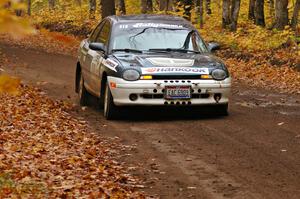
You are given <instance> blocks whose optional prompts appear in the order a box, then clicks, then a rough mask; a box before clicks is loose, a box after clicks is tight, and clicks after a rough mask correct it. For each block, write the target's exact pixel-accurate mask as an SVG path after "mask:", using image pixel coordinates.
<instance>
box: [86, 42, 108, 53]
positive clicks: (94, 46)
mask: <svg viewBox="0 0 300 199" xmlns="http://www.w3.org/2000/svg"><path fill="white" fill-rule="evenodd" d="M89 48H90V49H91V50H95V51H101V52H105V49H104V48H105V47H104V44H103V43H90V45H89Z"/></svg>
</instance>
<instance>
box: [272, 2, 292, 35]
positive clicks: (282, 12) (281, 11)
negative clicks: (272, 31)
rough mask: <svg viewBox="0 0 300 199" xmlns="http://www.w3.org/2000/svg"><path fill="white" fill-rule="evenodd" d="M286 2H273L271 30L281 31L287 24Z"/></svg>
mask: <svg viewBox="0 0 300 199" xmlns="http://www.w3.org/2000/svg"><path fill="white" fill-rule="evenodd" d="M288 3H289V2H288V0H276V1H275V23H274V25H273V28H276V29H278V30H283V29H284V27H285V26H286V25H288V23H289V13H288Z"/></svg>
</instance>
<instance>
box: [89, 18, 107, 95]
mask: <svg viewBox="0 0 300 199" xmlns="http://www.w3.org/2000/svg"><path fill="white" fill-rule="evenodd" d="M110 31H111V24H110V22H109V21H108V20H106V21H105V23H104V24H103V27H102V28H101V30H100V32H99V34H98V36H97V38H96V40H95V41H94V42H95V43H103V44H104V46H105V50H106V52H107V46H108V42H109V36H110ZM88 56H89V57H90V58H91V61H90V62H91V64H90V71H89V72H90V73H89V78H90V79H89V81H90V83H91V85H90V86H91V89H92V92H93V93H95V94H96V95H97V96H100V86H101V79H100V69H101V65H102V62H103V60H104V57H105V54H104V53H103V52H100V51H93V50H89V51H88Z"/></svg>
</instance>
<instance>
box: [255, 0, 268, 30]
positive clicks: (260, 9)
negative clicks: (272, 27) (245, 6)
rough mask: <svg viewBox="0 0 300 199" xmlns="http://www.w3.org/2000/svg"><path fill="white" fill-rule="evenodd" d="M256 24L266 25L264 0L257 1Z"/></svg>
mask: <svg viewBox="0 0 300 199" xmlns="http://www.w3.org/2000/svg"><path fill="white" fill-rule="evenodd" d="M254 16H255V24H256V25H259V26H263V27H264V26H265V25H266V24H265V12H264V0H256V1H255V12H254Z"/></svg>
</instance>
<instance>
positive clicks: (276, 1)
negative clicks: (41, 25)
mask: <svg viewBox="0 0 300 199" xmlns="http://www.w3.org/2000/svg"><path fill="white" fill-rule="evenodd" d="M2 1H5V0H2ZM6 2H10V1H8V0H7V1H6ZM19 2H24V3H25V2H26V4H27V14H28V15H31V13H32V10H34V12H35V13H38V12H40V11H41V10H42V11H45V8H46V7H47V9H48V10H50V11H51V12H55V10H56V8H57V10H58V11H57V12H60V11H61V10H64V9H66V8H67V7H69V10H68V11H71V12H72V9H73V10H74V9H75V12H74V13H76V11H78V9H81V14H80V15H83V14H82V12H84V13H88V18H89V19H96V18H97V19H99V17H97V16H95V15H99V16H101V17H102V18H103V17H106V16H108V15H114V14H120V15H124V14H128V13H130V14H134V13H136V14H141V13H144V14H146V13H149V14H151V13H160V14H163V13H166V14H173V15H180V16H183V17H185V18H186V19H187V20H191V21H192V22H193V23H198V24H199V25H200V26H201V27H203V25H204V24H205V18H207V17H209V16H210V15H211V14H212V13H213V12H218V13H220V12H221V15H220V17H219V21H220V22H222V27H223V28H224V29H228V30H231V31H236V30H237V28H238V21H239V18H240V17H241V16H240V9H245V7H247V9H248V19H249V20H250V21H253V23H254V24H255V25H257V26H261V27H266V28H274V29H278V30H283V29H284V28H285V27H286V26H287V25H290V26H291V27H292V28H293V29H294V30H296V29H297V26H298V21H299V19H298V18H299V9H300V0H247V1H242V2H241V0H64V1H62V0H19ZM46 4H47V5H46ZM211 4H213V5H214V6H213V8H212V6H211ZM245 5H246V6H245ZM266 10H268V12H267V14H266V13H265V11H266ZM16 13H17V15H22V14H24V13H20V11H18V10H16ZM266 15H268V21H267V22H268V23H269V24H266V23H267V22H266ZM192 16H194V17H192ZM81 17H82V16H81ZM83 18H84V19H85V16H84V17H83Z"/></svg>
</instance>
